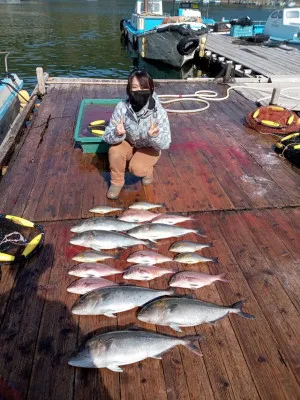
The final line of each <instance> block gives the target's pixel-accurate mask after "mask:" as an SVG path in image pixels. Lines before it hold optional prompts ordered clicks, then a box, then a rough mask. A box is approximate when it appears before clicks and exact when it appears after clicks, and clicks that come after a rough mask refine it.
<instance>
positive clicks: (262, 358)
mask: <svg viewBox="0 0 300 400" xmlns="http://www.w3.org/2000/svg"><path fill="white" fill-rule="evenodd" d="M238 214H239V213H238ZM238 214H231V215H226V214H225V213H222V215H220V216H218V217H212V216H211V215H208V214H203V215H201V218H199V220H200V221H201V224H202V225H203V227H204V229H205V231H206V232H209V233H210V235H209V239H210V240H211V241H212V242H213V244H214V248H215V249H216V252H217V254H218V255H219V263H218V264H211V265H210V271H211V272H212V273H218V272H226V271H227V276H226V277H227V278H228V279H229V280H230V283H229V284H226V285H222V282H220V284H218V291H219V293H220V296H221V298H222V300H223V302H224V304H233V303H234V302H235V301H238V300H241V299H247V303H246V307H245V310H246V312H249V313H250V314H253V315H255V316H256V319H255V320H245V319H243V320H241V319H239V317H238V316H234V315H233V316H232V317H231V316H230V320H231V324H232V326H233V329H234V331H235V334H236V337H237V339H238V342H239V344H240V346H241V348H242V351H243V354H244V357H245V359H246V362H247V365H248V367H249V369H250V371H251V375H252V377H253V380H254V382H255V386H256V388H257V390H258V392H259V395H260V397H261V398H262V399H269V398H270V397H271V398H272V399H273V398H274V399H282V398H293V399H296V398H297V396H299V394H298V392H299V385H298V384H297V382H296V379H295V376H294V374H293V372H292V368H291V364H290V360H289V361H288V360H287V359H286V357H285V354H283V342H286V341H287V339H286V338H281V339H280V340H278V339H279V338H278V336H276V333H275V332H274V331H276V330H277V323H276V322H275V323H273V322H272V321H270V320H269V318H266V315H265V313H272V312H273V310H274V306H275V307H276V305H274V304H272V307H271V308H270V307H269V306H267V305H266V304H265V300H263V298H264V297H266V296H268V292H269V290H268V287H265V288H258V290H256V288H255V286H257V285H258V283H257V282H255V281H257V280H258V274H257V275H256V278H253V279H250V276H249V275H250V274H255V272H254V271H255V269H256V268H255V266H256V265H257V266H258V268H261V267H260V264H257V263H256V262H255V261H254V260H253V261H252V258H253V257H254V258H255V256H256V253H257V252H258V249H256V250H255V253H253V252H252V251H251V252H250V251H249V252H247V250H246V249H247V246H248V243H249V239H248V237H247V238H244V237H242V236H243V233H242V230H243V228H242V230H241V225H240V224H237V222H236V220H238V219H239V217H238ZM233 217H234V218H233ZM228 221H229V223H228ZM248 236H249V237H250V234H248ZM249 263H251V267H250V265H249V273H248V274H246V267H247V268H248V264H249ZM260 292H261V293H260ZM277 293H278V296H277V300H278V301H279V302H280V301H281V294H280V292H277ZM274 313H275V312H274ZM275 318H276V316H275V315H274V319H275ZM281 318H282V315H281V314H280V313H279V314H278V319H281ZM281 322H282V320H281ZM222 323H223V322H222ZM282 340H283V341H282ZM246 398H247V397H246Z"/></svg>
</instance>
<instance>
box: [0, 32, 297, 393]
mask: <svg viewBox="0 0 300 400" xmlns="http://www.w3.org/2000/svg"><path fill="white" fill-rule="evenodd" d="M218 39H219V37H218ZM220 40H221V38H220ZM299 65H300V64H299ZM125 88H126V82H125V81H100V80H88V79H87V80H85V79H80V80H79V79H78V80H76V79H72V80H71V79H70V80H68V79H61V78H49V79H48V92H47V94H46V95H45V96H44V99H43V101H42V103H41V105H40V107H39V110H38V113H36V114H35V115H34V117H33V119H32V121H31V125H30V126H29V127H27V128H26V129H25V131H24V132H23V135H22V136H21V140H20V142H19V144H17V145H15V147H14V152H13V153H12V154H11V156H10V158H9V160H8V158H6V164H5V167H6V169H5V170H6V173H5V175H4V176H3V178H2V180H1V182H0V204H1V212H2V213H3V214H12V215H19V216H22V217H24V218H26V219H29V220H32V221H36V222H39V223H41V224H43V225H44V228H45V235H46V236H45V245H44V248H43V249H42V251H41V252H40V253H38V254H37V255H36V256H35V257H34V258H32V259H30V260H29V261H28V262H27V263H26V264H25V265H24V266H22V267H21V266H20V267H12V266H10V267H9V266H2V274H3V275H2V281H1V283H0V323H1V333H0V337H1V358H0V376H1V378H0V397H1V390H2V392H3V391H4V390H12V389H11V388H13V389H14V393H19V396H20V397H19V398H22V399H28V400H41V399H44V400H48V399H53V400H54V399H55V400H58V399H64V400H77V399H78V400H92V399H94V400H100V399H101V400H141V399H144V400H148V399H149V400H153V399H155V400H194V399H199V400H200V399H201V400H202V399H206V400H210V399H222V400H223V399H251V400H254V399H260V400H261V399H265V400H269V399H272V400H275V399H278V400H279V399H280V400H281V399H289V400H292V399H294V400H296V399H299V398H300V374H299V365H300V355H299V345H300V338H299V332H300V318H299V312H300V285H299V282H300V279H299V278H300V276H299V259H300V234H299V233H300V174H299V170H297V169H296V168H293V167H292V166H291V164H289V163H288V162H287V161H285V160H283V159H280V158H279V157H278V156H277V155H276V154H275V153H274V151H273V150H272V145H273V144H274V142H275V141H276V138H274V137H271V136H267V135H260V134H258V133H257V132H255V131H253V130H251V129H249V128H247V127H246V126H245V125H244V118H245V114H246V113H247V112H249V111H252V110H254V109H255V104H254V103H253V102H252V101H250V100H247V99H245V98H244V97H242V96H241V95H240V94H239V93H237V92H235V91H232V93H231V94H230V98H229V100H226V101H222V102H218V103H213V102H212V103H211V106H210V108H209V109H208V110H207V111H205V112H202V113H197V114H185V115H179V114H171V115H170V123H171V130H172V144H171V147H170V149H169V150H166V151H163V152H162V157H161V158H160V160H159V162H158V164H157V166H156V167H155V173H154V184H153V185H152V186H149V187H143V186H142V185H141V182H140V180H136V179H134V178H133V177H132V176H130V175H127V176H126V186H125V188H124V190H123V191H122V192H121V197H120V199H119V200H116V201H109V200H107V199H106V191H107V188H108V184H109V168H108V160H107V156H105V155H99V154H83V153H82V151H81V150H80V149H78V148H77V149H76V148H74V142H73V134H74V127H75V123H76V119H77V113H78V109H79V105H80V103H81V101H82V99H89V98H100V99H103V98H122V97H124V95H125ZM156 88H157V92H158V93H159V94H178V93H181V94H187V93H194V92H195V91H196V90H202V89H208V90H216V91H217V92H218V93H220V95H224V94H225V91H226V87H225V86H224V85H217V84H215V83H205V82H181V81H177V82H171V81H170V82H167V81H164V82H159V81H157V82H156ZM178 107H179V108H180V109H189V108H191V107H195V104H193V103H192V102H182V103H180V104H179V105H178ZM1 166H2V167H3V165H1ZM141 200H146V201H150V202H156V203H165V204H166V208H165V209H162V210H161V211H166V212H189V213H192V214H193V215H194V218H195V221H193V222H190V223H189V224H185V226H191V227H201V228H203V229H204V230H205V233H206V235H207V237H206V238H203V239H202V240H205V241H207V242H212V244H213V247H211V248H209V249H204V250H203V255H206V256H214V257H218V258H219V263H218V264H211V263H208V264H199V265H194V266H188V267H187V268H184V269H189V270H198V271H202V272H207V273H213V274H217V273H223V272H226V273H227V276H226V277H227V278H228V279H229V280H230V282H229V283H224V282H218V283H216V284H214V285H211V286H208V287H205V288H203V289H200V290H197V291H196V292H194V294H195V295H196V296H197V297H198V298H199V299H202V300H206V301H210V302H215V303H218V304H224V305H231V304H233V303H235V302H236V301H239V300H246V304H245V311H246V312H248V313H250V314H254V315H255V316H256V319H255V320H247V319H243V318H241V317H239V316H238V315H230V316H229V317H226V318H225V319H223V320H222V321H220V322H219V323H217V324H216V325H201V326H197V327H196V328H183V331H184V332H183V333H181V334H180V333H175V332H174V331H172V330H170V329H168V328H164V327H156V326H154V325H146V324H144V323H141V322H137V319H136V316H135V315H136V310H132V311H129V312H124V313H121V314H118V317H117V318H107V317H104V316H98V317H97V316H95V317H85V316H82V317H80V318H79V317H78V316H74V315H72V314H71V311H70V310H71V306H72V305H73V303H74V302H75V300H76V299H77V296H76V295H74V294H71V293H68V292H67V290H66V289H67V287H68V285H69V284H70V283H71V282H72V281H73V280H74V278H73V277H71V276H70V275H68V274H67V270H68V269H69V267H71V266H72V265H73V264H74V262H73V261H72V260H71V259H72V257H73V256H74V255H75V254H76V253H77V252H78V251H79V249H78V248H76V247H75V246H71V245H69V240H70V238H71V233H70V228H71V227H72V226H73V225H75V224H76V223H77V222H78V220H80V219H82V218H88V217H91V216H92V214H91V213H89V209H91V208H92V207H93V206H96V205H100V204H110V205H115V206H122V207H125V208H126V207H128V206H129V205H130V204H131V203H133V202H135V201H141ZM187 238H189V239H192V240H195V239H196V240H199V238H198V239H197V238H195V237H193V236H192V235H190V236H187ZM174 241H175V240H164V241H160V242H159V243H158V246H157V249H158V251H159V252H160V253H162V254H165V255H171V253H169V252H168V248H169V246H170V244H171V243H172V242H174ZM135 250H137V248H132V249H127V250H124V251H122V252H121V258H120V260H118V261H116V262H115V263H113V264H114V265H115V266H116V267H117V268H120V269H125V267H126V266H127V265H128V264H126V261H125V260H126V258H127V256H128V254H130V253H131V252H132V251H135ZM114 280H116V281H117V282H121V281H122V277H121V275H117V276H116V277H115V278H114ZM132 283H133V282H132ZM139 284H141V285H145V286H150V287H152V288H167V287H168V280H167V279H166V278H164V277H162V278H159V279H156V280H154V281H150V282H149V283H145V282H141V283H139ZM178 293H179V294H189V293H188V291H184V290H181V289H180V290H178ZM133 324H138V325H139V326H140V327H141V328H145V329H149V330H157V331H158V332H162V333H167V334H171V335H179V336H183V335H193V334H195V333H198V334H200V335H202V336H203V341H202V342H201V344H200V346H201V351H202V353H203V357H197V356H196V355H194V354H192V353H191V352H190V351H189V350H188V349H186V348H183V347H177V348H175V349H173V350H171V351H169V352H167V353H166V354H164V355H163V356H162V360H155V359H147V360H145V361H142V362H139V363H136V364H132V365H128V366H125V367H124V372H123V373H121V374H119V373H115V372H112V371H109V370H107V369H101V370H96V369H75V368H73V367H70V366H69V365H68V364H67V361H68V358H69V357H70V355H71V354H72V352H74V351H75V350H76V349H77V348H78V346H79V345H80V344H81V343H82V342H83V341H85V340H86V338H87V337H92V336H94V335H96V334H97V333H101V332H107V331H112V330H115V329H123V328H125V327H128V326H131V325H133ZM8 385H10V389H9V388H8Z"/></svg>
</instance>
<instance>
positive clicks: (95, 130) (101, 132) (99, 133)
mask: <svg viewBox="0 0 300 400" xmlns="http://www.w3.org/2000/svg"><path fill="white" fill-rule="evenodd" d="M91 132H92V134H93V135H97V136H102V135H104V132H105V131H102V130H100V129H92V130H91Z"/></svg>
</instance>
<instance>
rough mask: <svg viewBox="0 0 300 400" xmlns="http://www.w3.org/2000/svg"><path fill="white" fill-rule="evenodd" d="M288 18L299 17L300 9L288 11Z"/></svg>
mask: <svg viewBox="0 0 300 400" xmlns="http://www.w3.org/2000/svg"><path fill="white" fill-rule="evenodd" d="M286 17H287V18H299V11H287V13H286Z"/></svg>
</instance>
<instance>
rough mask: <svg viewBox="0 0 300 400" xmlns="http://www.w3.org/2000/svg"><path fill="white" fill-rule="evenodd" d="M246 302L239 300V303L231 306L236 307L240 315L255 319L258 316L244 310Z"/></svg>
mask: <svg viewBox="0 0 300 400" xmlns="http://www.w3.org/2000/svg"><path fill="white" fill-rule="evenodd" d="M244 303H245V300H241V301H238V302H237V303H234V304H232V306H231V308H235V309H237V310H239V312H237V314H238V315H240V316H241V317H244V318H248V319H255V318H256V317H255V316H254V315H251V314H247V313H245V312H244V311H243V310H242V308H243V305H244Z"/></svg>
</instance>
